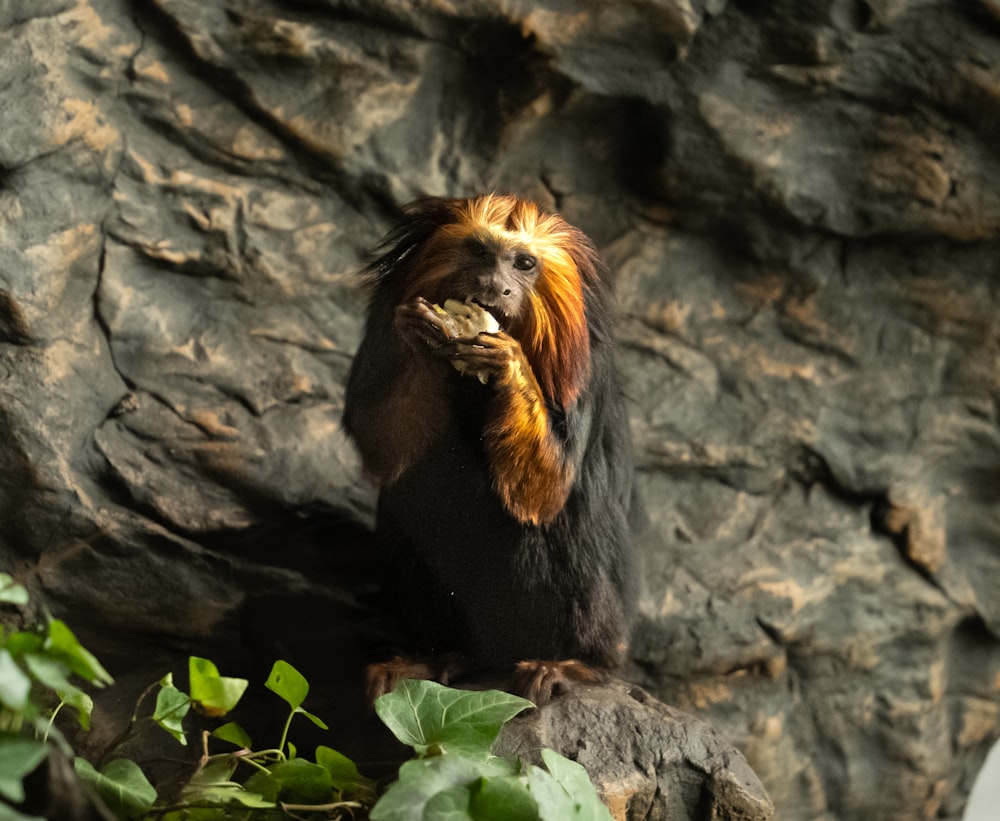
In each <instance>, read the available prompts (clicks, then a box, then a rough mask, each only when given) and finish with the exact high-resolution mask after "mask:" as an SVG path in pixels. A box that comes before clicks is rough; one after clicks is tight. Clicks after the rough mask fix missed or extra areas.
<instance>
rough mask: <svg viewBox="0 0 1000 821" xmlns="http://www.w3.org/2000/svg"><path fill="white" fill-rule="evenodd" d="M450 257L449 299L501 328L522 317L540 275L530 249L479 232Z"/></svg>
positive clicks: (459, 245) (463, 239)
mask: <svg viewBox="0 0 1000 821" xmlns="http://www.w3.org/2000/svg"><path fill="white" fill-rule="evenodd" d="M451 257H452V258H451V264H452V265H453V266H454V268H453V274H452V276H451V277H450V278H449V279H450V282H449V283H448V287H449V288H451V289H453V291H454V292H453V293H451V294H450V295H449V296H450V297H451V298H452V299H458V300H460V301H462V302H475V303H477V304H478V305H480V306H481V307H483V308H485V309H486V310H487V311H489V312H490V313H491V314H493V316H494V317H496V319H497V321H498V322H499V323H500V325H501V326H508V325H509V324H510V323H511V322H514V321H516V320H518V319H520V318H521V317H522V315H523V313H524V311H525V310H526V309H527V308H528V294H530V293H531V291H532V289H533V288H534V287H535V282H536V280H537V279H538V271H539V262H538V258H537V257H536V256H535V255H534V254H533V253H532V252H531V249H530V248H528V247H527V246H526V245H522V244H520V243H517V242H509V241H504V240H503V239H502V238H500V237H497V236H495V235H493V234H488V233H485V232H482V233H475V234H470V235H469V236H467V237H464V238H462V239H460V240H458V241H457V243H456V245H455V247H454V248H453V252H452V254H451Z"/></svg>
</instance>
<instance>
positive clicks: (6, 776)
mask: <svg viewBox="0 0 1000 821" xmlns="http://www.w3.org/2000/svg"><path fill="white" fill-rule="evenodd" d="M48 754H49V748H48V747H47V746H46V745H45V744H44V743H43V742H41V741H35V740H34V739H30V738H23V737H22V736H19V735H14V734H13V733H2V734H0V798H5V799H6V800H7V801H10V802H12V803H14V804H18V803H20V802H21V801H23V800H24V785H23V784H22V783H21V780H22V779H23V778H24V777H25V776H26V775H28V773H30V772H33V771H34V769H35V767H37V766H38V765H39V764H41V763H42V761H44V760H45V757H46V756H47V755H48Z"/></svg>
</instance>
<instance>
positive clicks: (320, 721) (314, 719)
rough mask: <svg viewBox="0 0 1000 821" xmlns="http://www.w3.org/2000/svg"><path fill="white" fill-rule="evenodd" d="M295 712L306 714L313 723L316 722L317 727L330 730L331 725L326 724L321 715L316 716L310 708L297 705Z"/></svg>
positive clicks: (301, 714)
mask: <svg viewBox="0 0 1000 821" xmlns="http://www.w3.org/2000/svg"><path fill="white" fill-rule="evenodd" d="M295 714H296V715H300V716H305V717H306V718H308V719H309V720H310V721H311V722H312V723H313V724H315V725H316V726H317V727H319V728H320V729H321V730H329V729H330V728H329V727H327V726H326V722H325V721H323V719H321V718H320V717H319V716H314V715H313V714H312V713H310V712H309V711H308V710H303V709H302V708H301V707H297V708H296V709H295Z"/></svg>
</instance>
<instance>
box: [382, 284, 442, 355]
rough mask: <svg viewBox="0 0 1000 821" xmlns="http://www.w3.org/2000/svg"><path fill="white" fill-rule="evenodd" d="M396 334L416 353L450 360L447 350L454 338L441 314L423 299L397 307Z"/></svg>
mask: <svg viewBox="0 0 1000 821" xmlns="http://www.w3.org/2000/svg"><path fill="white" fill-rule="evenodd" d="M394 325H395V328H396V332H397V333H398V334H399V335H400V336H401V337H402V338H403V340H404V341H405V342H406V344H407V345H409V346H410V347H411V348H412V349H413V350H414V351H415V352H416V353H418V354H423V353H430V354H433V355H434V356H435V357H437V358H439V359H450V358H452V353H451V351H450V350H448V349H447V347H446V346H448V345H449V344H450V343H451V342H452V341H453V337H452V335H451V334H450V333H449V330H448V323H447V320H446V318H445V317H444V316H442V314H441V313H439V312H438V311H435V310H434V306H433V305H432V304H431V303H430V302H428V301H427V300H426V299H424V298H423V297H417V298H416V299H414V300H412V301H410V302H404V303H403V304H402V305H397V306H396V316H395V321H394Z"/></svg>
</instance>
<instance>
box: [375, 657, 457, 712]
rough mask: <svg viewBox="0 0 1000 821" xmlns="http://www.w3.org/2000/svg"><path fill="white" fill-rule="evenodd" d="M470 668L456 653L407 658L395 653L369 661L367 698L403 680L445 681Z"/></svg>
mask: <svg viewBox="0 0 1000 821" xmlns="http://www.w3.org/2000/svg"><path fill="white" fill-rule="evenodd" d="M468 669H469V664H468V662H467V661H466V659H465V658H464V657H463V656H461V655H459V654H458V653H443V654H441V655H439V656H424V657H420V658H406V657H404V656H395V657H394V658H391V659H389V661H380V662H377V663H375V664H369V665H368V669H367V670H366V673H365V676H366V679H367V693H368V701H369V702H371V703H374V701H375V699H377V698H378V697H379V696H383V695H385V694H386V693H389V692H391V691H392V690H393V689H394V688H395V686H396V685H397V684H399V682H401V681H403V680H404V679H422V680H425V681H436V682H438V683H439V684H448V683H449V682H450V681H451V680H452V679H454V678H457V677H458V676H461V675H462V674H463V673H466V672H467V671H468Z"/></svg>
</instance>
